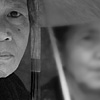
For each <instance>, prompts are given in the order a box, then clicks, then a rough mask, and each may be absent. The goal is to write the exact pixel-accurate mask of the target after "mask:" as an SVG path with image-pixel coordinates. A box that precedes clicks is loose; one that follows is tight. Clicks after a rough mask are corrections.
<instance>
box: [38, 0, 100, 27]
mask: <svg viewBox="0 0 100 100" xmlns="http://www.w3.org/2000/svg"><path fill="white" fill-rule="evenodd" d="M40 1H41V2H42V3H40V9H42V10H41V13H40V14H41V15H40V25H41V26H47V25H49V26H59V25H70V24H80V23H87V22H91V21H95V20H98V19H100V0H40Z"/></svg>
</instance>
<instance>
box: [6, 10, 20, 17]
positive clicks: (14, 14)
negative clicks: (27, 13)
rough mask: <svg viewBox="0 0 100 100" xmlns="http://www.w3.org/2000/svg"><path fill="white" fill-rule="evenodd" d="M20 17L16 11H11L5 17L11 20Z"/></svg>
mask: <svg viewBox="0 0 100 100" xmlns="http://www.w3.org/2000/svg"><path fill="white" fill-rule="evenodd" d="M20 16H22V14H21V13H19V12H17V11H12V12H10V13H9V14H8V15H7V17H11V18H18V17H20Z"/></svg>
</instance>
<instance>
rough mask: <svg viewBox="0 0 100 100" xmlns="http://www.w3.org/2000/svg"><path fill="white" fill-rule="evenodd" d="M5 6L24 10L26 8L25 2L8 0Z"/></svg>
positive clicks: (22, 0) (23, 0)
mask: <svg viewBox="0 0 100 100" xmlns="http://www.w3.org/2000/svg"><path fill="white" fill-rule="evenodd" d="M5 4H6V5H10V6H12V7H17V8H24V9H25V8H27V4H26V3H25V0H9V1H7V0H6V1H5Z"/></svg>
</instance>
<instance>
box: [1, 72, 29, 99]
mask: <svg viewBox="0 0 100 100" xmlns="http://www.w3.org/2000/svg"><path fill="white" fill-rule="evenodd" d="M0 86H1V87H0V94H1V95H0V100H30V99H29V98H30V94H29V92H28V91H27V90H26V88H25V86H24V84H23V83H22V82H21V80H20V79H19V78H18V77H17V76H16V75H15V74H14V73H13V74H11V75H10V76H8V77H7V78H1V79H0ZM8 98H9V99H8Z"/></svg>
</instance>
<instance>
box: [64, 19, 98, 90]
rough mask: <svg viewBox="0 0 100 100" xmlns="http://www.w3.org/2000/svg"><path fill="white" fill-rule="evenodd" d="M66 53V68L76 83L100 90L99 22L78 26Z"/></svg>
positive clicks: (67, 45)
mask: <svg viewBox="0 0 100 100" xmlns="http://www.w3.org/2000/svg"><path fill="white" fill-rule="evenodd" d="M66 51H67V52H66V55H67V58H66V59H67V61H66V67H67V68H68V70H69V71H70V72H71V74H72V75H73V76H74V77H75V79H76V80H77V82H79V83H83V84H85V85H86V86H88V87H89V88H91V89H100V21H98V22H93V23H91V24H85V25H80V26H78V27H77V30H76V32H75V34H74V35H73V37H72V38H70V39H69V42H68V43H66Z"/></svg>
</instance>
